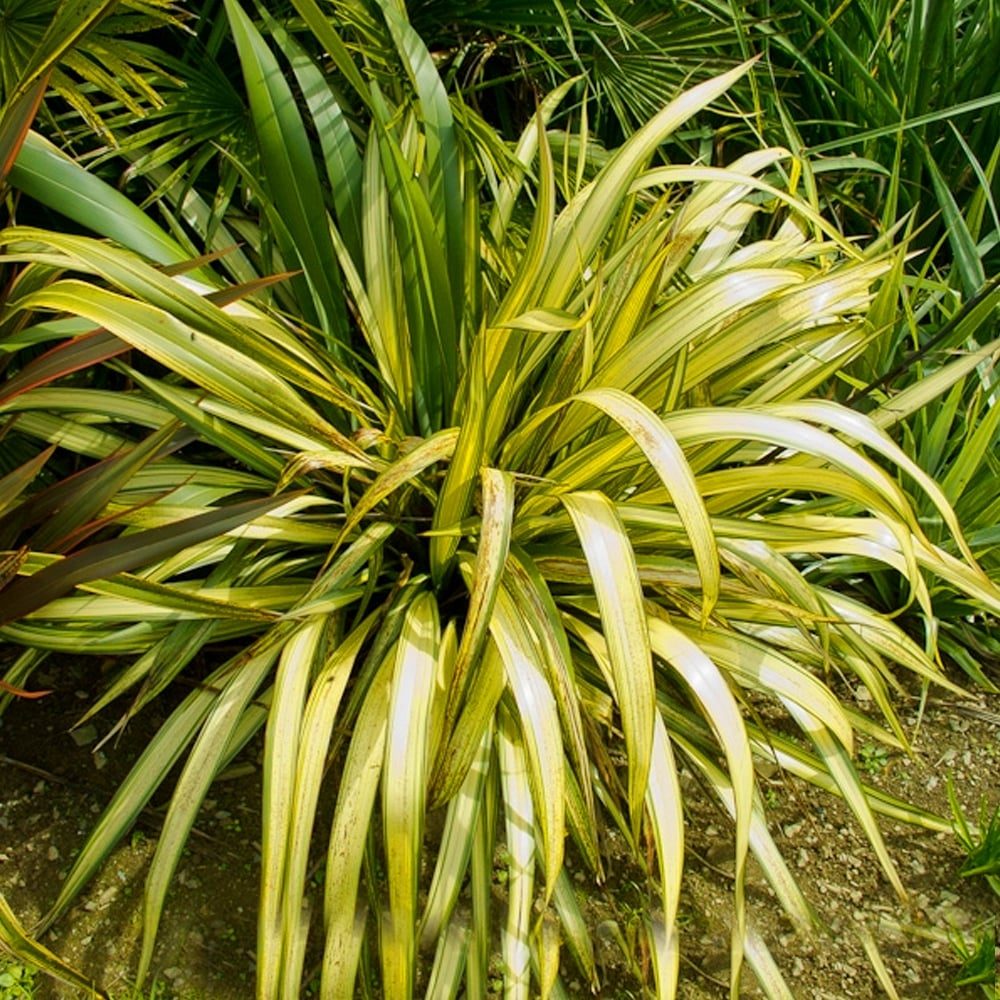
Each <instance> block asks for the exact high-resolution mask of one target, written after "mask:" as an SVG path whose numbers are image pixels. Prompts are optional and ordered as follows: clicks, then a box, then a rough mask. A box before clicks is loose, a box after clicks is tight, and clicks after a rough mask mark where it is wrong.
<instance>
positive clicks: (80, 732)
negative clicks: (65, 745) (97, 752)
mask: <svg viewBox="0 0 1000 1000" xmlns="http://www.w3.org/2000/svg"><path fill="white" fill-rule="evenodd" d="M70 736H71V737H72V738H73V742H74V743H75V744H76V745H77V746H78V747H85V746H87V745H88V744H90V743H93V742H94V740H96V739H97V726H93V725H88V726H80V728H79V729H74V730H73V731H72V732H71V733H70Z"/></svg>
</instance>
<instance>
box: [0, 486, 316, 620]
mask: <svg viewBox="0 0 1000 1000" xmlns="http://www.w3.org/2000/svg"><path fill="white" fill-rule="evenodd" d="M298 495H299V494H296V493H286V494H283V495H281V496H276V497H266V498H263V499H257V500H246V501H244V502H243V503H237V504H232V505H231V506H229V507H223V508H220V509H215V510H210V511H208V512H207V513H205V514H196V515H195V516H194V517H188V518H185V519H184V520H183V521H178V522H176V523H175V524H165V525H161V526H160V527H158V528H150V529H148V530H147V531H137V532H134V533H132V534H127V535H122V536H121V537H120V538H115V539H113V540H112V541H108V542H98V543H97V544H96V545H91V546H89V547H88V548H86V549H84V550H83V551H81V552H77V553H75V554H73V555H71V556H67V557H66V558H65V559H61V560H60V561H59V562H56V563H51V564H50V565H48V566H46V567H45V568H44V569H40V570H39V571H38V572H37V573H34V574H33V575H32V576H29V577H25V578H23V579H20V580H16V581H15V582H14V583H13V584H11V586H10V587H8V588H7V590H6V591H4V595H3V597H4V599H3V605H2V607H0V625H6V624H8V623H9V622H12V621H16V620H17V619H19V618H23V617H24V616H25V615H27V614H30V613H31V612H32V611H37V610H38V609H39V608H42V607H44V606H45V605H46V604H48V603H49V602H50V601H54V600H55V599H56V598H57V597H63V596H64V595H66V594H68V593H69V592H70V591H72V590H73V588H74V587H76V586H77V585H78V584H81V583H89V582H90V581H91V580H100V579H104V578H106V577H110V576H114V575H115V574H117V573H126V572H129V571H131V570H135V569H138V568H139V567H141V566H145V565H148V564H150V563H154V562H157V561H158V560H160V559H165V558H166V557H167V556H170V555H173V554H174V553H175V552H180V551H181V549H186V548H188V546H191V545H197V544H199V543H200V542H204V541H207V540H208V539H210V538H215V537H217V536H218V535H223V534H225V533H226V532H227V531H232V530H233V529H234V528H238V527H240V526H241V525H244V524H246V523H247V522H248V521H252V520H254V518H257V517H261V516H262V515H264V514H266V513H268V511H271V510H274V508H275V507H280V506H281V505H282V504H285V503H287V502H288V501H289V500H290V499H292V498H294V497H295V496H298Z"/></svg>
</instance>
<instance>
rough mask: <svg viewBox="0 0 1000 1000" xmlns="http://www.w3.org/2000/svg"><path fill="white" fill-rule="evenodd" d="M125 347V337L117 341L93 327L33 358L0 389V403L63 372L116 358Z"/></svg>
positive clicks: (45, 382)
mask: <svg viewBox="0 0 1000 1000" xmlns="http://www.w3.org/2000/svg"><path fill="white" fill-rule="evenodd" d="M128 350H131V348H130V346H129V345H128V344H126V343H125V341H124V340H119V339H118V338H117V337H116V336H115V335H114V334H113V333H108V331H107V330H93V331H92V332H91V333H85V334H82V335H81V336H79V337H74V338H73V339H72V340H66V341H63V342H62V343H61V344H59V345H58V346H57V347H53V348H52V350H50V351H46V352H45V353H44V354H43V355H41V357H38V358H35V360H34V361H32V362H31V363H30V364H28V365H27V366H26V367H25V368H24V370H23V371H21V372H20V373H19V374H17V375H15V376H14V377H13V378H12V379H8V380H7V381H6V382H5V383H4V386H3V389H0V406H2V405H4V404H5V403H9V402H10V401H11V400H12V399H14V398H15V397H17V396H20V395H21V393H23V392H27V391H28V390H29V389H37V388H38V387H39V386H42V385H48V384H49V383H50V382H54V381H55V380H56V379H58V378H62V376H63V375H69V374H70V373H72V372H78V371H80V370H81V369H83V368H89V367H90V366H91V365H96V364H100V363H101V362H102V361H108V360H110V359H111V358H116V357H118V355H119V354H124V353H125V352H126V351H128Z"/></svg>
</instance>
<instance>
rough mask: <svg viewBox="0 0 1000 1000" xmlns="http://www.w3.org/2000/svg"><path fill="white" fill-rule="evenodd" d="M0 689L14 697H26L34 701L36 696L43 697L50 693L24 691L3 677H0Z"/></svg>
mask: <svg viewBox="0 0 1000 1000" xmlns="http://www.w3.org/2000/svg"><path fill="white" fill-rule="evenodd" d="M0 691H3V692H4V694H11V695H13V696H14V697H15V698H27V699H28V700H29V701H35V700H37V699H38V698H44V697H45V696H46V695H47V694H52V692H51V691H25V690H24V688H19V687H14V685H13V684H8V683H7V682H6V681H5V680H4V679H3V678H0Z"/></svg>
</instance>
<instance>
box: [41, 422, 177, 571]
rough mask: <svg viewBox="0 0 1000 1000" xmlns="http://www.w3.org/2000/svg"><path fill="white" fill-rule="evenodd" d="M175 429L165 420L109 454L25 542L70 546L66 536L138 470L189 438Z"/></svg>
mask: <svg viewBox="0 0 1000 1000" xmlns="http://www.w3.org/2000/svg"><path fill="white" fill-rule="evenodd" d="M178 430H179V425H178V424H176V423H173V422H171V423H168V424H166V425H164V426H163V427H161V428H160V429H159V430H158V431H156V432H154V433H153V434H150V435H149V437H147V438H146V439H145V440H144V441H140V442H139V443H138V444H137V445H136V446H135V447H134V448H130V449H129V450H128V451H126V452H123V453H121V454H118V455H112V456H111V461H109V462H108V463H107V464H106V465H102V467H101V472H100V475H98V476H95V477H93V478H92V479H91V480H90V481H89V482H88V484H87V490H86V491H85V492H82V491H80V490H77V491H76V492H75V493H74V494H73V496H72V502H71V503H69V504H64V505H63V507H62V509H61V510H60V511H59V512H58V513H57V515H56V516H54V517H51V518H49V519H48V520H46V521H45V522H44V523H43V524H42V526H41V527H40V528H39V529H38V531H37V532H36V533H35V535H34V536H33V537H32V538H31V539H28V540H27V541H28V544H30V545H31V547H32V548H33V549H35V550H36V551H46V552H67V551H68V550H69V549H70V547H71V546H70V545H69V544H66V539H67V538H68V537H71V536H72V535H73V534H74V533H75V532H76V531H77V529H79V528H82V527H83V526H84V525H86V524H87V523H88V522H89V521H90V520H91V519H92V518H95V517H97V516H98V515H99V514H100V513H101V512H102V511H103V510H104V508H105V507H106V506H107V505H108V503H110V502H111V500H112V499H113V498H114V497H115V496H116V494H117V493H118V492H119V491H120V490H121V489H123V488H124V487H125V486H126V484H127V483H129V482H130V481H131V480H132V479H133V478H134V477H135V475H136V473H137V472H139V470H140V469H142V468H144V467H145V466H147V465H149V463H150V462H154V461H156V460H157V459H159V458H163V457H164V456H165V455H168V454H170V452H172V451H175V450H176V449H177V448H178V446H179V445H182V444H185V443H187V441H189V440H190V435H189V434H187V435H185V434H183V433H182V434H181V435H180V436H179V437H178Z"/></svg>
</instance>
